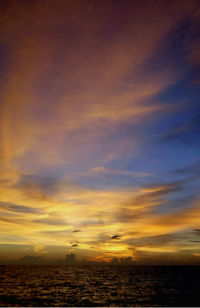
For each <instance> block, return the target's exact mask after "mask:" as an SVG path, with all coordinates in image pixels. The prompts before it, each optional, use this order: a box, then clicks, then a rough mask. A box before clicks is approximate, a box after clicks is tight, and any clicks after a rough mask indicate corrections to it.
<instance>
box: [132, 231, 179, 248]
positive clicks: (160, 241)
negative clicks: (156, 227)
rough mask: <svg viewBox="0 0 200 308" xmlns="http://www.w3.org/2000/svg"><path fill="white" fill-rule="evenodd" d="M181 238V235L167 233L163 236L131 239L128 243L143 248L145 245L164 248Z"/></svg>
mask: <svg viewBox="0 0 200 308" xmlns="http://www.w3.org/2000/svg"><path fill="white" fill-rule="evenodd" d="M181 238H182V237H181V236H180V235H177V234H172V233H167V234H161V235H155V236H146V237H140V238H130V239H127V240H126V243H127V244H133V245H137V246H143V245H147V246H149V245H150V246H151V245H152V246H162V245H165V244H168V243H170V242H173V241H176V240H178V239H181Z"/></svg>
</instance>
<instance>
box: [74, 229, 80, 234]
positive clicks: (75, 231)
mask: <svg viewBox="0 0 200 308" xmlns="http://www.w3.org/2000/svg"><path fill="white" fill-rule="evenodd" d="M77 232H81V230H79V229H77V230H74V231H72V233H77Z"/></svg>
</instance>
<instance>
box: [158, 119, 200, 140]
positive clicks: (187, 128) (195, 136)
mask: <svg viewBox="0 0 200 308" xmlns="http://www.w3.org/2000/svg"><path fill="white" fill-rule="evenodd" d="M199 122H200V114H197V115H196V116H194V117H193V118H192V119H190V120H187V121H185V122H182V123H180V124H179V125H177V126H175V127H174V128H172V129H170V130H169V131H168V132H165V133H164V134H163V136H162V137H161V140H162V141H163V142H177V141H178V142H184V143H189V144H190V143H191V144H193V143H195V144H198V143H199V134H200V127H199Z"/></svg>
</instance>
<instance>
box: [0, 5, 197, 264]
mask: <svg viewBox="0 0 200 308" xmlns="http://www.w3.org/2000/svg"><path fill="white" fill-rule="evenodd" d="M199 90H200V2H199V0H183V1H182V0H179V1H174V0H168V1H165V0H163V1H162V0H155V1H154V0H146V1H144V0H140V1H134V0H130V1H129V0H73V1H72V0H56V1H55V0H42V1H41V0H28V1H27V0H6V1H4V2H3V1H2V3H1V7H0V97H1V99H0V158H1V159H0V259H6V260H12V259H14V258H19V257H22V256H24V255H40V256H43V257H44V258H47V259H48V258H64V256H65V255H66V254H68V253H72V252H73V253H75V254H76V255H77V258H80V259H84V258H85V259H90V260H96V261H98V260H99V261H100V260H106V261H109V260H110V259H112V258H113V257H117V258H121V257H128V256H130V257H132V258H133V260H134V261H135V262H136V263H138V264H140V263H143V264H149V263H158V264H161V263H163V264H164V263H176V264H182V263H187V264H194V263H200V108H199V104H200V91H199Z"/></svg>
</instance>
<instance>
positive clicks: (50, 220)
mask: <svg viewBox="0 0 200 308" xmlns="http://www.w3.org/2000/svg"><path fill="white" fill-rule="evenodd" d="M33 222H36V223H40V224H45V225H54V226H64V225H66V224H67V223H66V221H65V220H64V219H60V218H41V219H35V220H33Z"/></svg>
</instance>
